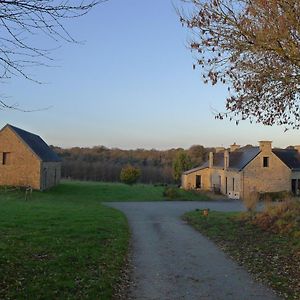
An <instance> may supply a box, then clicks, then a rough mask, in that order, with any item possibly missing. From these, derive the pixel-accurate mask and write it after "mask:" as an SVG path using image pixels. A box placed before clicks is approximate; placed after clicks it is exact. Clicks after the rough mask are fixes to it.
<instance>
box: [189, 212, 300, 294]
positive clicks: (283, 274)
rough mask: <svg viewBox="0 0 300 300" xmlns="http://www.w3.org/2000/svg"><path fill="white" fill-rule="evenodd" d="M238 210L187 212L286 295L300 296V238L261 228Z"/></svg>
mask: <svg viewBox="0 0 300 300" xmlns="http://www.w3.org/2000/svg"><path fill="white" fill-rule="evenodd" d="M238 215H239V214H238V213H222V212H210V213H209V216H208V217H205V216H203V215H202V213H201V211H193V212H189V213H187V214H185V215H184V216H183V219H184V220H186V221H187V222H188V223H189V224H190V225H192V226H193V227H194V228H195V229H197V230H198V231H200V232H201V233H203V234H204V235H206V236H208V237H209V238H210V239H211V240H213V241H214V242H215V243H216V244H217V245H218V246H219V247H220V248H221V249H222V250H223V251H225V252H226V253H228V254H229V255H230V256H231V257H232V258H233V259H235V260H236V261H237V262H238V263H239V264H240V265H242V266H244V267H245V268H246V269H247V270H248V271H249V272H250V273H252V274H253V276H254V277H255V278H256V279H257V280H258V281H261V282H263V283H266V284H268V285H270V286H271V287H272V288H273V289H274V290H275V291H277V292H278V294H279V295H281V296H282V297H284V298H285V299H300V243H299V239H297V238H294V237H290V236H282V235H279V234H275V233H270V232H268V231H264V230H261V229H260V228H258V227H257V226H255V225H252V224H249V223H247V222H245V221H242V220H241V219H239V218H238Z"/></svg>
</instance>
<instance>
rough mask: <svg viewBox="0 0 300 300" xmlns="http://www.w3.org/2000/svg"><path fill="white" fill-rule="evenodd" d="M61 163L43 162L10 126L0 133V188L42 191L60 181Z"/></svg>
mask: <svg viewBox="0 0 300 300" xmlns="http://www.w3.org/2000/svg"><path fill="white" fill-rule="evenodd" d="M60 173H61V163H60V162H59V161H57V162H44V161H43V160H42V159H41V158H40V157H39V156H38V155H37V154H36V153H35V152H34V151H33V150H32V149H31V148H30V147H29V145H28V144H26V142H24V140H23V139H22V138H21V137H20V136H18V134H17V133H16V132H15V131H14V130H13V129H12V127H10V126H5V127H4V128H3V129H2V130H1V131H0V186H18V187H32V188H33V189H36V190H44V189H47V188H49V187H51V186H54V185H56V184H58V183H59V181H60V176H61V175H60Z"/></svg>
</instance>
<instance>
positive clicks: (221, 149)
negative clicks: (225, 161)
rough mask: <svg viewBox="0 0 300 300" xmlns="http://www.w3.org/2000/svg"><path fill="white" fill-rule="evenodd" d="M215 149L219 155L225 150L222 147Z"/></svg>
mask: <svg viewBox="0 0 300 300" xmlns="http://www.w3.org/2000/svg"><path fill="white" fill-rule="evenodd" d="M215 149H216V153H219V152H222V151H224V150H225V148H224V147H216V148H215Z"/></svg>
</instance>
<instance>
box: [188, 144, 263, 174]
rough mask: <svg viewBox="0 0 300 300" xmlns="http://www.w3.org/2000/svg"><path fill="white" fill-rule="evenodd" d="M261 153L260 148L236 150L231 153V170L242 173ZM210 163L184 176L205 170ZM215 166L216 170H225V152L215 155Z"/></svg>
mask: <svg viewBox="0 0 300 300" xmlns="http://www.w3.org/2000/svg"><path fill="white" fill-rule="evenodd" d="M259 153H260V149H259V147H247V148H241V149H238V150H235V151H233V152H230V153H229V157H230V158H229V169H233V170H237V171H241V170H242V169H244V168H245V167H246V165H248V164H249V163H250V162H251V161H252V160H253V159H254V158H255V157H256V156H257V155H258V154H259ZM208 166H209V164H208V161H207V162H205V163H204V164H203V165H201V166H199V167H197V168H194V169H191V170H188V171H186V172H184V173H183V174H190V173H193V172H196V171H199V170H202V169H205V168H208ZM213 166H214V167H216V168H224V152H218V153H214V163H213Z"/></svg>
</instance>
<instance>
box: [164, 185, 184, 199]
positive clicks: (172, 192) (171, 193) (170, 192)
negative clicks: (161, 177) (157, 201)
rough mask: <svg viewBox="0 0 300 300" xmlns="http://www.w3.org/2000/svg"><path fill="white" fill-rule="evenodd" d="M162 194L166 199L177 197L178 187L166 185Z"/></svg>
mask: <svg viewBox="0 0 300 300" xmlns="http://www.w3.org/2000/svg"><path fill="white" fill-rule="evenodd" d="M163 196H164V197H166V198H168V199H178V198H179V196H180V194H179V192H178V188H175V187H171V186H168V187H166V188H165V189H164V192H163Z"/></svg>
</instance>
